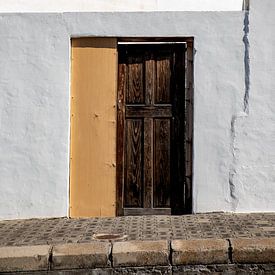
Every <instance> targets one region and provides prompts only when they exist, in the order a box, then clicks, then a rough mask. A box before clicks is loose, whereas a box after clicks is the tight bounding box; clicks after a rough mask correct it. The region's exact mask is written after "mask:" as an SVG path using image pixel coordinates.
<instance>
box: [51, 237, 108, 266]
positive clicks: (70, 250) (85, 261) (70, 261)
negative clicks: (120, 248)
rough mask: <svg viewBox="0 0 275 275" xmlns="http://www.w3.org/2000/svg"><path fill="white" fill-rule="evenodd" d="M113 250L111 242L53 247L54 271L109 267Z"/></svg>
mask: <svg viewBox="0 0 275 275" xmlns="http://www.w3.org/2000/svg"><path fill="white" fill-rule="evenodd" d="M110 250H111V244H110V243H109V242H91V243H85V244H79V243H78V244H61V245H56V246H54V247H53V253H52V266H51V268H52V269H53V270H58V269H70V268H72V269H77V268H95V267H107V266H108V255H109V252H110Z"/></svg>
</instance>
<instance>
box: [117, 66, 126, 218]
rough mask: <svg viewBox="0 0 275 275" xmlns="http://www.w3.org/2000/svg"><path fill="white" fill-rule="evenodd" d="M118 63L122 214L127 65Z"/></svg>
mask: <svg viewBox="0 0 275 275" xmlns="http://www.w3.org/2000/svg"><path fill="white" fill-rule="evenodd" d="M122 62H123V61H120V64H119V65H118V79H119V82H118V89H117V175H116V179H117V188H116V214H117V215H119V216H120V215H123V210H122V207H123V194H122V193H123V184H124V124H125V90H126V87H127V66H126V64H125V63H122Z"/></svg>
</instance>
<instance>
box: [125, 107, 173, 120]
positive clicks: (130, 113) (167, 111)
mask: <svg viewBox="0 0 275 275" xmlns="http://www.w3.org/2000/svg"><path fill="white" fill-rule="evenodd" d="M125 115H126V117H127V118H129V117H132V118H134V117H148V118H150V117H167V118H169V117H172V106H171V105H169V106H129V105H128V106H126V110H125Z"/></svg>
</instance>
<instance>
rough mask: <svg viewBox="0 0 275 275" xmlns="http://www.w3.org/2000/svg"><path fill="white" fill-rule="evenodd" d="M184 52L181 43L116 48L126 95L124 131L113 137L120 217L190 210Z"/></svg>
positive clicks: (178, 212)
mask: <svg viewBox="0 0 275 275" xmlns="http://www.w3.org/2000/svg"><path fill="white" fill-rule="evenodd" d="M188 41H189V40H188ZM188 43H189V42H188ZM185 48H186V44H173V45H121V46H119V56H120V57H121V58H120V59H119V60H120V61H119V62H120V64H122V63H123V64H124V65H125V66H126V69H125V72H126V77H124V78H123V77H122V80H120V78H121V76H119V82H120V81H124V87H125V94H126V101H125V102H124V109H123V110H124V113H123V116H124V125H125V122H126V127H124V134H122V133H118V137H120V138H123V139H124V143H123V142H121V143H120V145H123V146H124V153H123V158H124V159H123V160H122V163H123V161H124V164H123V167H124V168H123V171H124V175H123V176H122V177H123V179H122V178H121V177H120V181H119V183H118V184H121V185H122V187H119V188H118V189H119V190H121V191H122V193H123V199H122V203H121V205H122V208H121V211H120V213H123V215H147V214H171V213H172V214H183V213H190V212H191V211H192V191H191V190H192V178H191V176H190V173H191V171H192V163H191V161H192V155H191V156H190V155H189V154H190V153H192V151H191V150H190V148H192V147H190V146H189V145H187V143H188V142H189V143H192V135H191V134H190V131H191V130H192V125H190V124H189V122H187V119H188V116H189V113H190V112H191V110H192V107H191V108H190V110H189V108H188V107H187V102H188V100H189V101H190V103H191V101H192V90H191V88H190V89H188V88H186V87H187V85H186V83H189V82H188V81H190V79H189V78H190V75H191V74H192V68H191V69H190V68H188V74H189V78H188V79H186V78H185V76H186V73H185V72H187V68H186V67H188V66H189V65H188V64H190V61H188V62H185V56H186V54H187V52H186V50H185ZM191 52H192V50H190V51H189V56H190V53H191ZM185 66H186V67H185ZM123 79H126V82H127V84H126V85H125V80H123ZM189 84H190V83H189ZM189 84H188V85H189ZM189 87H192V85H189ZM186 90H188V92H189V94H188V95H186ZM191 106H192V103H191ZM187 109H188V110H187ZM190 123H191V124H192V120H191V121H190ZM118 125H119V122H118ZM186 126H187V127H188V129H187V128H186ZM122 130H123V129H122V127H120V129H118V132H119V131H122ZM119 152H120V153H121V151H119ZM187 158H188V160H187ZM187 170H188V172H187ZM119 171H120V172H119V173H121V169H120V170H119ZM187 175H188V177H187ZM118 178H119V177H118Z"/></svg>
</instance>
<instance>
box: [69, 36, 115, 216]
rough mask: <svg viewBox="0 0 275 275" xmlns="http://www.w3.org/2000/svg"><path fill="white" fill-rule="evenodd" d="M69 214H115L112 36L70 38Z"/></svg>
mask: <svg viewBox="0 0 275 275" xmlns="http://www.w3.org/2000/svg"><path fill="white" fill-rule="evenodd" d="M71 70H72V83H71V150H70V213H69V215H70V217H96V216H115V214H116V206H115V202H116V93H117V40H116V38H75V39H72V69H71Z"/></svg>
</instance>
